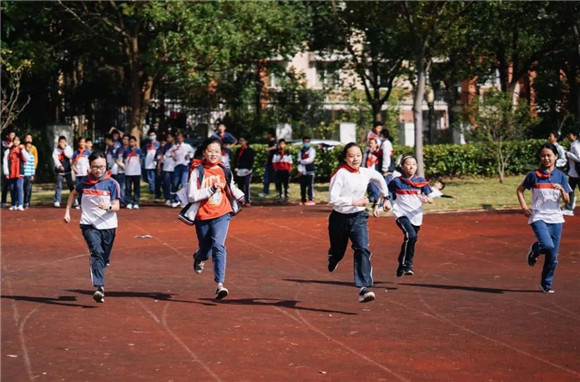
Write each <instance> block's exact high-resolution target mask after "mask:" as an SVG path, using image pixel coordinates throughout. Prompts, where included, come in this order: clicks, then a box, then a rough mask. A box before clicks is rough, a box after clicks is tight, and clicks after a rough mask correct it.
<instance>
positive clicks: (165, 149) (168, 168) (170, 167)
mask: <svg viewBox="0 0 580 382" xmlns="http://www.w3.org/2000/svg"><path fill="white" fill-rule="evenodd" d="M172 149H173V145H172V144H169V143H166V144H164V145H163V146H162V147H161V155H162V158H163V159H162V161H163V171H165V172H174V171H175V161H174V160H173V157H172V155H173V153H172V152H171V150H172Z"/></svg>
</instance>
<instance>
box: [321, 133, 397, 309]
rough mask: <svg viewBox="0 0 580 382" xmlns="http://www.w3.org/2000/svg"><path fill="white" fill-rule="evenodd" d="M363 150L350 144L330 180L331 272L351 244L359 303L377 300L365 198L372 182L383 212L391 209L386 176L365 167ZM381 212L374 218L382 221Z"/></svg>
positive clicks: (374, 213) (374, 212) (329, 262)
mask: <svg viewBox="0 0 580 382" xmlns="http://www.w3.org/2000/svg"><path fill="white" fill-rule="evenodd" d="M362 157H363V155H362V149H361V148H360V146H359V145H357V144H356V143H354V142H351V143H348V144H347V145H346V146H344V149H343V151H342V153H341V156H340V162H341V164H340V166H339V167H338V170H336V172H335V173H334V174H333V176H332V177H331V179H330V187H329V190H328V193H329V196H328V203H329V204H331V205H332V212H331V214H330V217H329V219H328V234H329V237H330V249H329V250H328V271H329V272H334V271H335V270H336V268H337V266H338V263H339V262H340V261H341V260H342V258H343V257H344V253H345V251H346V247H347V245H348V240H349V239H350V241H351V242H352V248H353V250H354V282H355V285H356V286H357V287H358V288H360V289H359V293H358V299H359V302H368V301H372V300H374V299H375V294H374V292H372V291H371V290H370V289H369V288H371V287H372V286H373V276H372V265H371V252H370V250H369V232H368V227H367V220H368V216H369V215H368V213H367V212H366V211H365V206H367V205H368V204H369V199H368V198H367V197H366V196H365V193H366V191H367V186H368V184H369V182H372V183H374V184H375V185H376V186H377V187H378V188H379V191H380V193H381V195H382V196H383V198H384V200H385V201H384V204H383V208H384V209H386V210H388V209H390V208H391V204H390V203H389V190H388V188H387V183H386V182H385V179H384V178H383V176H382V175H381V174H380V173H379V172H378V171H376V170H374V169H370V168H364V167H361V164H362ZM378 214H379V213H378V208H377V209H375V210H374V211H373V215H374V216H375V217H378Z"/></svg>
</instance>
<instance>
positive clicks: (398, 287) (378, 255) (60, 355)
mask: <svg viewBox="0 0 580 382" xmlns="http://www.w3.org/2000/svg"><path fill="white" fill-rule="evenodd" d="M63 211H64V210H63V209H53V208H33V209H30V210H27V211H25V212H11V211H6V212H3V213H2V237H1V238H2V299H1V302H2V316H1V318H2V363H1V366H2V371H1V377H2V381H91V382H94V381H257V380H263V381H331V380H332V381H352V380H355V379H356V380H365V381H371V380H373V381H484V380H485V381H532V380H533V381H540V380H542V381H548V380H550V381H578V380H580V330H578V325H579V324H580V303H579V301H580V228H579V227H580V224H579V223H580V218H579V217H573V218H567V220H568V222H567V223H566V224H565V226H564V232H563V239H562V243H561V248H560V259H559V260H560V262H559V266H558V269H557V271H556V278H555V283H554V289H555V290H556V293H555V294H553V295H545V294H542V293H540V292H539V289H538V284H539V278H540V271H541V268H540V266H539V264H538V265H536V267H535V268H530V267H528V266H527V263H526V259H525V257H526V252H527V249H528V247H529V244H530V242H531V240H532V239H533V234H532V231H531V229H530V228H529V227H528V226H527V224H526V219H525V218H524V217H523V216H521V215H517V214H515V213H493V212H487V213H472V214H447V215H427V216H425V221H424V226H423V229H422V230H421V232H420V236H419V241H418V243H417V250H416V260H415V270H416V275H415V276H414V277H407V276H406V277H404V278H403V279H397V278H395V269H396V265H397V264H396V263H397V254H398V250H399V247H400V243H401V241H402V235H401V233H400V231H399V230H398V228H397V227H396V225H395V223H394V221H393V219H392V217H386V218H380V219H372V218H371V219H370V220H369V228H370V237H371V249H372V251H373V254H374V255H373V266H374V277H375V281H376V285H375V288H374V291H375V293H376V294H377V299H376V300H375V301H374V302H372V303H369V304H359V303H358V300H357V290H356V288H355V287H354V286H353V285H352V279H353V276H352V251H351V250H350V248H349V250H348V254H347V256H345V260H344V261H343V263H341V264H340V266H339V267H338V269H337V271H336V272H335V273H328V271H327V270H326V256H327V255H326V253H327V250H328V238H327V217H328V213H329V209H328V208H327V207H321V206H316V207H297V206H293V207H268V206H265V207H251V208H247V209H245V210H244V211H243V212H242V213H241V214H240V215H238V216H237V217H235V218H234V219H233V220H232V224H231V226H230V233H229V237H228V241H227V247H228V256H229V257H228V269H227V280H226V281H227V282H226V286H227V287H228V288H229V290H230V296H228V298H227V299H226V300H223V301H220V302H216V301H214V300H213V299H212V297H213V292H214V288H215V285H214V282H213V275H212V272H211V269H212V268H211V264H207V265H208V266H206V269H205V271H204V273H203V274H201V275H196V274H194V273H193V272H192V268H191V266H192V260H191V254H192V252H193V251H194V249H195V247H196V239H195V235H194V230H193V228H191V227H187V226H185V225H183V224H182V223H180V222H179V221H177V220H176V210H173V209H164V208H152V207H150V208H147V207H145V208H142V209H141V210H139V211H134V210H133V211H128V210H123V211H121V212H120V213H119V218H120V219H119V220H120V228H119V230H118V235H117V240H116V242H115V247H114V250H113V254H112V259H111V260H112V261H111V268H109V269H108V270H107V275H106V277H107V287H106V293H107V296H106V302H105V304H99V305H97V304H96V303H94V302H93V301H92V298H91V294H92V286H91V285H90V278H89V272H88V255H87V248H86V245H85V243H84V241H83V240H82V237H81V234H80V229H79V228H78V225H77V224H76V223H77V222H78V215H79V213H78V211H76V212H75V213H74V214H73V221H74V222H75V223H74V224H70V225H68V226H65V225H64V224H63V223H61V219H62V214H63ZM146 234H149V235H152V236H153V238H149V239H138V238H135V236H136V235H146ZM540 261H541V259H540Z"/></svg>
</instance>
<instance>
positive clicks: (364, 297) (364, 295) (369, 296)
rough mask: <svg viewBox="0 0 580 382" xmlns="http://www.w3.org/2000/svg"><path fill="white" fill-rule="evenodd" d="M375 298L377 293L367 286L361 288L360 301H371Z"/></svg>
mask: <svg viewBox="0 0 580 382" xmlns="http://www.w3.org/2000/svg"><path fill="white" fill-rule="evenodd" d="M374 299H375V293H374V292H372V291H370V290H368V289H367V288H364V287H363V288H360V292H358V302H369V301H373V300H374Z"/></svg>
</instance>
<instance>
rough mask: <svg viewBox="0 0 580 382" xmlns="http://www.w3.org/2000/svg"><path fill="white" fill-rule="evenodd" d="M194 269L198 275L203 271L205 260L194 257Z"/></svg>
mask: <svg viewBox="0 0 580 382" xmlns="http://www.w3.org/2000/svg"><path fill="white" fill-rule="evenodd" d="M193 271H194V272H195V273H197V274H198V275H199V274H200V273H201V272H203V261H197V260H196V259H195V258H194V259H193Z"/></svg>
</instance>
